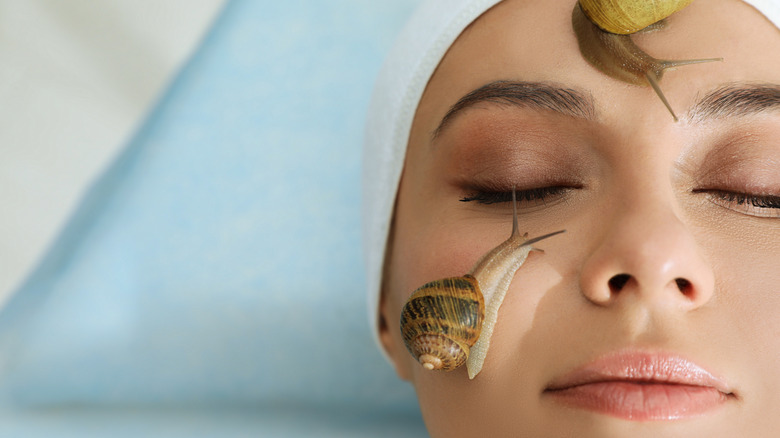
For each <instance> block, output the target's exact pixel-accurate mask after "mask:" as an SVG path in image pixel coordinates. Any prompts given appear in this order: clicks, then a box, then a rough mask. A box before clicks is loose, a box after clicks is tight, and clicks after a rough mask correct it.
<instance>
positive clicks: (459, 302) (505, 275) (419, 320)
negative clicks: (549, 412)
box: [401, 189, 565, 379]
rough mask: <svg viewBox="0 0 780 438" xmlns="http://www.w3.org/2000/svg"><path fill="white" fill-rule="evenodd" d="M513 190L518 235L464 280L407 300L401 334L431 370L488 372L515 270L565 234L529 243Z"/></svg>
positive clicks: (434, 285)
mask: <svg viewBox="0 0 780 438" xmlns="http://www.w3.org/2000/svg"><path fill="white" fill-rule="evenodd" d="M515 196H516V195H515V191H514V189H513V190H512V205H513V218H512V234H511V235H510V236H509V238H508V239H507V240H506V241H504V242H503V243H501V244H500V245H498V246H497V247H495V248H493V249H492V250H491V251H489V252H488V253H487V254H485V255H484V256H483V257H482V258H481V259H480V260H479V261H478V262H477V263H476V264H475V265H474V268H472V269H471V271H470V272H469V273H468V274H466V275H464V276H462V277H451V278H444V279H441V280H436V281H432V282H430V283H426V284H424V285H423V286H421V287H420V288H418V289H417V290H415V291H414V292H413V293H412V295H411V296H410V297H409V299H408V300H407V302H406V304H405V305H404V308H403V310H402V312H401V333H402V335H403V338H404V343H405V344H406V348H407V349H408V350H409V352H410V353H411V354H412V355H413V356H414V357H415V359H417V361H418V362H420V364H422V366H423V368H425V369H427V370H443V371H452V370H454V369H456V368H458V367H460V366H461V365H463V364H464V363H465V364H466V368H467V369H468V374H469V378H470V379H473V378H474V377H475V376H476V375H477V374H479V372H480V371H481V370H482V365H483V364H484V362H485V357H486V356H487V351H488V347H489V345H490V337H491V335H492V334H493V327H494V326H495V324H496V320H497V318H498V309H499V307H501V303H502V302H503V301H504V296H505V295H506V292H507V290H508V289H509V285H510V284H511V283H512V278H513V277H514V275H515V272H517V270H518V269H519V268H520V266H522V265H523V263H524V262H525V260H526V258H527V257H528V254H529V253H530V252H531V251H532V250H536V251H540V252H542V250H540V249H537V248H534V247H533V246H531V245H532V244H533V243H536V242H538V241H540V240H542V239H546V238H548V237H551V236H554V235H556V234H560V233H563V232H564V231H565V230H560V231H555V232H553V233H549V234H545V235H543V236H539V237H535V238H533V239H527V237H528V233H525V234H523V235H521V234H520V231H519V229H518V225H517V202H516V199H515Z"/></svg>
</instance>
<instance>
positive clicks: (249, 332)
mask: <svg viewBox="0 0 780 438" xmlns="http://www.w3.org/2000/svg"><path fill="white" fill-rule="evenodd" d="M418 2H419V1H418V0H393V1H392V2H365V1H362V0H333V1H328V2H320V1H315V0H297V1H294V0H293V1H284V2H279V1H253V0H234V1H231V2H230V3H229V4H228V5H227V7H226V9H225V10H224V12H223V14H222V15H221V17H220V18H219V19H218V20H217V23H216V25H215V28H214V29H213V30H212V31H211V32H210V34H209V36H208V37H207V39H206V40H205V42H204V43H203V45H202V47H201V48H200V49H199V51H198V52H197V53H196V55H195V57H194V58H193V59H192V60H191V61H190V62H189V64H188V66H187V67H186V68H185V69H184V71H183V72H182V73H181V75H180V76H179V77H178V79H177V80H176V81H175V83H174V84H172V86H171V87H170V89H169V91H168V92H167V94H166V95H165V96H164V98H163V99H162V101H161V102H160V104H159V105H158V107H157V109H156V110H155V111H154V112H153V114H151V115H150V117H149V119H148V120H147V122H146V123H145V124H144V125H143V126H142V127H141V128H140V131H139V133H138V135H137V136H136V137H135V138H134V140H133V141H132V142H130V144H129V145H128V147H127V149H126V150H125V151H124V153H123V154H122V156H121V157H120V158H119V160H118V161H117V162H116V163H114V165H113V166H112V167H111V168H110V169H108V171H107V172H106V173H105V175H104V176H103V177H102V178H101V179H100V180H98V181H96V182H95V184H94V185H93V187H92V189H91V190H90V192H89V193H88V194H87V196H86V197H85V199H84V201H83V203H82V204H81V206H80V207H79V209H78V211H77V213H76V215H75V216H74V217H73V218H72V220H71V221H70V222H69V224H68V226H67V229H66V230H64V232H63V233H62V235H61V237H60V238H59V239H58V241H57V242H56V244H55V245H54V246H53V248H52V249H51V251H50V252H49V254H48V255H47V257H46V259H45V260H44V262H43V263H42V264H41V265H40V266H39V268H38V269H37V271H36V272H35V273H34V275H33V276H32V277H31V278H30V279H29V280H28V281H27V282H26V283H25V284H24V285H23V287H22V288H21V289H20V290H19V291H18V292H17V294H16V295H15V296H14V298H13V299H12V300H11V301H10V303H9V304H8V306H7V307H6V308H5V309H3V311H2V312H1V313H0V366H1V367H0V402H2V406H3V409H4V410H3V411H2V413H1V415H0V435H2V436H53V435H51V431H52V430H57V431H58V435H57V436H92V435H91V434H94V436H105V433H106V430H107V429H105V428H103V427H101V424H103V425H104V426H105V427H109V428H110V430H111V431H112V433H113V432H117V430H118V429H121V428H122V425H123V424H124V425H128V424H136V425H137V427H136V428H135V429H134V428H130V429H127V433H129V435H126V436H141V435H139V433H140V432H142V433H143V436H154V433H157V431H159V434H160V435H159V436H250V434H251V436H307V434H308V431H309V426H311V429H312V431H313V430H316V433H315V432H312V435H309V436H329V434H331V435H333V436H415V435H420V436H425V432H424V428H423V425H422V422H421V419H420V417H419V413H418V408H417V405H416V401H415V398H414V394H413V391H412V389H411V387H410V386H409V385H408V384H406V383H403V382H401V381H399V380H398V379H397V378H396V376H395V374H394V372H393V370H392V369H391V368H390V367H389V366H388V365H387V364H386V363H385V361H384V360H383V359H382V357H381V356H380V354H379V353H378V352H377V351H376V347H375V346H374V344H373V341H372V339H371V336H370V332H369V329H368V327H367V323H366V318H365V309H364V306H365V296H364V287H365V277H364V274H363V266H362V261H361V256H360V241H359V240H360V233H359V229H360V205H359V202H360V201H359V199H360V187H359V185H360V175H359V174H360V171H359V163H360V149H361V141H362V135H363V122H364V116H365V110H366V107H367V104H368V98H369V94H370V92H371V88H372V84H373V81H374V78H375V76H376V73H377V71H378V70H379V66H380V64H381V61H382V59H383V57H384V55H385V53H386V51H387V50H388V49H389V47H390V44H391V43H392V40H393V38H394V36H395V35H396V34H397V33H398V31H399V30H400V28H401V26H402V24H403V22H404V21H405V20H406V18H407V17H408V16H409V15H410V13H411V10H412V9H413V7H414V6H416V4H417V3H418ZM128 406H134V408H133V409H130V408H127V407H128ZM231 407H235V409H232V408H231ZM20 409H21V410H20ZM106 412H108V413H107V414H106ZM166 412H171V414H170V415H166ZM226 412H227V413H226ZM279 412H282V413H283V414H277V413H279ZM101 413H104V414H105V415H103V414H101ZM204 413H214V415H213V418H214V421H211V422H210V420H209V419H208V418H209V417H208V416H206V417H202V415H203V414H204ZM112 418H113V419H114V421H113V422H112V421H108V420H107V419H112ZM195 418H199V419H198V420H197V421H195V422H194V423H193V422H192V421H194V419H195ZM187 419H190V420H192V421H190V422H188V421H187ZM286 420H289V421H286ZM174 424H177V425H178V427H179V428H180V429H181V428H183V427H184V429H181V430H185V432H182V434H181V435H177V434H176V433H174V432H172V431H171V427H173V425H174ZM187 424H195V425H196V426H193V427H192V428H191V430H190V431H189V432H186V430H188V429H186V427H185V426H186V425H187ZM139 425H140V426H139ZM166 425H168V426H170V427H166ZM198 425H199V426H198ZM288 426H289V428H290V429H289V430H287V429H286V428H287V427H288ZM372 428H373V429H375V430H374V431H373V432H368V431H371V430H372ZM122 430H125V429H122ZM166 430H167V433H166ZM264 430H265V432H266V433H267V434H263V431H264ZM245 433H246V435H244V434H245ZM113 436H125V435H113Z"/></svg>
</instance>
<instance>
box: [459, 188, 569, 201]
mask: <svg viewBox="0 0 780 438" xmlns="http://www.w3.org/2000/svg"><path fill="white" fill-rule="evenodd" d="M572 189H573V187H565V186H552V187H538V188H532V189H526V190H516V191H515V194H516V196H517V201H518V202H519V203H523V202H525V203H528V204H531V205H539V204H544V203H545V202H547V201H549V200H550V199H557V198H559V197H560V196H562V195H564V194H565V193H566V192H568V191H569V190H572ZM460 201H461V202H476V203H478V204H485V205H490V204H501V203H504V202H512V191H511V190H508V191H506V190H486V189H482V190H475V191H474V192H473V193H471V194H469V195H467V196H465V197H463V198H462V199H461V200H460Z"/></svg>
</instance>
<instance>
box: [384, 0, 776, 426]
mask: <svg viewBox="0 0 780 438" xmlns="http://www.w3.org/2000/svg"><path fill="white" fill-rule="evenodd" d="M573 6H574V2H573V1H572V0H561V1H545V2H529V1H521V0H517V1H505V2H503V3H501V4H499V5H498V6H496V7H494V8H493V9H491V10H490V11H488V12H487V13H485V14H484V15H483V16H482V17H481V18H479V19H478V20H477V21H476V22H474V23H473V24H472V26H470V27H469V28H468V29H467V30H466V31H464V32H463V34H462V35H461V36H460V38H459V39H458V41H457V42H456V43H455V44H454V45H453V46H452V47H451V49H450V51H449V52H448V54H447V55H446V57H445V58H444V59H443V60H442V62H441V64H440V65H439V67H438V70H437V71H436V73H435V74H434V76H433V77H432V79H431V80H430V82H429V84H428V87H427V89H426V91H425V94H424V96H423V98H422V100H421V102H420V104H419V107H418V109H417V113H416V116H415V119H414V126H413V129H412V132H411V136H410V140H409V147H408V153H407V158H406V164H405V168H404V172H403V178H402V182H401V186H400V191H399V194H398V201H397V207H396V211H395V222H394V232H393V237H392V240H391V247H390V248H391V249H390V251H389V255H388V260H387V263H388V265H387V267H386V278H385V289H384V294H383V299H382V306H381V314H382V319H383V326H382V328H381V336H382V340H383V342H384V344H385V347H386V348H387V350H388V351H389V353H390V355H391V357H392V359H393V361H394V363H395V364H396V368H397V371H398V373H399V375H400V376H401V377H402V378H405V379H409V380H411V381H412V383H413V384H414V386H415V388H416V391H417V394H418V397H419V400H420V404H421V407H422V411H423V416H424V418H425V421H426V423H427V425H428V427H429V430H430V432H431V434H432V435H433V436H490V437H498V436H533V437H543V436H578V437H611V436H621V437H622V436H632V437H645V436H646V437H658V436H664V437H672V436H680V437H683V436H684V437H689V436H729V437H731V436H770V435H774V434H776V433H777V430H780V416H778V415H777V413H778V412H780V246H779V245H778V242H780V92H778V91H777V90H779V88H777V87H778V86H777V85H771V87H770V88H766V87H764V88H758V86H759V85H760V86H765V85H767V84H780V32H779V31H778V30H777V29H776V28H775V27H774V26H772V25H771V24H770V23H769V22H768V21H767V20H766V19H765V18H764V17H763V16H762V15H760V14H759V13H758V12H756V11H755V10H753V9H752V8H751V7H750V6H748V5H746V4H743V3H740V2H738V1H729V0H710V1H699V2H694V3H693V4H692V5H691V6H689V7H688V8H686V9H684V10H683V11H681V12H679V13H678V14H676V15H674V16H673V17H671V18H670V19H669V20H668V26H667V27H666V28H665V29H664V30H661V31H658V32H650V33H645V34H638V35H636V36H635V37H634V40H635V41H636V43H637V45H638V46H640V47H642V48H643V49H644V50H645V51H647V52H648V53H649V54H651V55H654V56H655V57H657V58H662V59H689V58H709V57H723V59H724V61H723V62H716V63H708V64H697V65H691V66H685V67H680V68H679V69H677V70H675V71H669V72H667V73H666V75H665V76H664V78H663V80H662V81H661V88H662V89H663V90H664V93H665V95H666V97H667V98H668V99H669V101H670V104H671V106H672V107H673V108H674V109H675V111H676V113H677V114H678V115H679V116H680V119H681V120H680V121H679V122H677V123H675V122H674V121H673V120H672V116H671V115H670V113H669V112H668V110H667V109H666V108H665V107H664V105H663V104H662V103H661V101H660V100H659V99H658V97H657V96H656V94H655V93H654V92H653V90H652V89H651V88H650V87H643V86H637V85H629V84H626V83H623V82H619V81H617V80H614V79H612V78H610V77H608V76H606V75H604V74H602V73H600V72H598V71H597V70H595V69H594V68H593V67H591V66H590V65H589V64H588V63H587V62H586V61H585V60H584V59H583V58H582V56H581V55H580V53H579V50H578V48H577V42H576V40H575V36H574V33H573V31H572V26H571V12H572V9H573ZM498 80H503V81H514V82H519V83H525V84H528V86H529V87H530V88H532V89H535V90H537V91H539V92H541V94H545V93H546V95H549V94H551V93H552V94H555V93H556V89H557V88H566V89H571V90H574V92H573V94H576V97H575V98H573V99H574V100H576V101H577V102H575V103H576V105H579V106H580V109H581V110H583V111H581V113H580V114H570V113H569V111H567V110H565V109H561V108H558V109H539V107H538V105H536V104H533V103H528V102H526V101H524V100H523V99H515V100H514V101H513V102H511V103H510V102H508V101H504V102H503V103H496V102H495V101H477V102H470V103H469V104H468V105H466V106H465V107H464V108H462V109H460V110H459V111H457V113H455V114H454V115H452V116H451V117H450V118H449V119H448V121H447V123H445V124H444V125H442V126H440V125H441V122H442V119H443V118H444V117H445V115H446V114H447V113H448V111H449V110H450V108H451V107H453V105H455V104H456V103H457V102H458V101H459V100H461V98H463V97H464V96H465V95H466V94H468V93H469V92H471V91H473V90H476V89H479V88H481V87H485V86H488V87H490V85H488V84H491V83H494V82H495V81H498ZM498 92H499V93H500V92H501V91H500V90H499V91H498ZM558 103H560V102H558ZM569 103H571V102H569ZM552 105H553V106H554V105H555V104H554V103H553V104H552ZM590 107H592V112H589V111H590ZM437 129H438V133H437V134H436V135H434V133H435V132H437ZM512 187H516V188H517V190H518V194H519V195H518V197H519V198H520V199H521V200H520V201H519V202H518V208H519V221H520V231H521V232H526V231H527V232H528V233H529V235H531V236H536V235H541V234H544V233H548V232H552V231H555V230H560V229H565V230H567V232H566V233H565V234H562V235H558V236H555V237H553V238H550V239H548V240H544V241H542V242H539V243H538V244H537V245H536V246H538V247H539V248H541V249H543V250H544V252H543V253H539V252H534V253H532V254H531V255H530V256H529V258H528V260H527V261H526V263H525V265H523V267H521V268H520V270H519V271H518V272H517V274H516V275H515V277H514V280H513V282H512V284H511V286H510V288H509V291H508V293H507V296H506V299H505V301H504V302H503V306H502V307H501V309H500V312H499V317H498V323H497V325H496V328H495V332H494V335H493V337H492V342H491V347H490V350H489V352H488V355H487V360H486V362H485V365H484V368H483V370H482V372H481V374H479V375H478V376H477V377H476V378H475V379H474V380H469V379H468V377H467V374H466V370H465V367H464V368H461V369H458V370H456V371H454V372H450V373H445V372H431V371H426V370H424V369H423V368H422V367H421V366H420V365H419V364H418V363H417V362H416V361H415V360H414V359H413V358H412V357H411V355H410V354H409V353H408V352H407V351H406V349H405V347H404V345H403V341H402V340H401V336H400V330H399V317H400V313H401V308H402V306H403V304H404V302H405V301H406V299H407V298H408V297H409V295H410V294H411V293H412V291H413V290H414V289H416V288H417V287H419V286H420V285H422V284H424V283H426V282H428V281H431V280H435V279H438V278H443V277H448V276H457V275H462V274H464V273H466V272H468V271H469V270H470V269H471V267H472V265H473V264H474V263H475V261H476V260H477V259H479V258H480V256H482V255H483V254H484V253H486V252H487V251H489V250H490V249H491V248H493V247H494V246H496V245H497V244H499V243H501V242H502V241H503V240H505V239H506V238H507V237H508V236H509V234H510V230H511V222H512V207H511V203H510V202H507V200H508V199H509V197H510V196H509V195H508V193H510V192H511V190H512ZM632 373H633V374H632ZM639 380H641V382H640V381H639ZM664 380H671V381H672V383H670V382H664Z"/></svg>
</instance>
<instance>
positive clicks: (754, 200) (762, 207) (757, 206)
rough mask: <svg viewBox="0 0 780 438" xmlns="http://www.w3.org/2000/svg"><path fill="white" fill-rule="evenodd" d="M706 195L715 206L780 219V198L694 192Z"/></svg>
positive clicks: (717, 191) (732, 193) (725, 192)
mask: <svg viewBox="0 0 780 438" xmlns="http://www.w3.org/2000/svg"><path fill="white" fill-rule="evenodd" d="M693 192H694V193H704V194H706V195H707V198H708V199H709V200H710V201H711V202H712V203H714V204H716V205H719V206H721V207H723V208H727V209H729V210H733V211H736V212H738V213H743V214H746V215H749V216H756V217H768V218H780V196H773V195H753V194H749V193H740V192H730V191H726V190H704V189H699V190H694V191H693Z"/></svg>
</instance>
